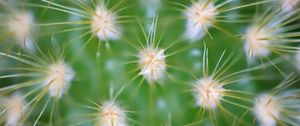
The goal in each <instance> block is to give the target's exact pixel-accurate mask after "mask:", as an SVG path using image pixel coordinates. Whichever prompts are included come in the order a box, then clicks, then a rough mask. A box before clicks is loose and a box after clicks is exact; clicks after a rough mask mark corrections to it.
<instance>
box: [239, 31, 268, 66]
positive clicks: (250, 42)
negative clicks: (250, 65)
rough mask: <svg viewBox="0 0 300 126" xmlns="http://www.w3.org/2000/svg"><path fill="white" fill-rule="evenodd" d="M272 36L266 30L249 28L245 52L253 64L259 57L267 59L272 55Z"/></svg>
mask: <svg viewBox="0 0 300 126" xmlns="http://www.w3.org/2000/svg"><path fill="white" fill-rule="evenodd" d="M271 37H272V34H271V33H270V32H268V31H267V30H265V29H264V28H259V27H258V26H252V27H250V28H248V30H247V32H246V35H245V39H246V43H245V45H244V51H245V53H246V54H247V58H248V61H250V62H252V61H253V60H254V59H255V58H257V57H266V56H269V55H270V54H271V51H270V49H269V45H270V44H271V41H270V40H268V39H269V38H271Z"/></svg>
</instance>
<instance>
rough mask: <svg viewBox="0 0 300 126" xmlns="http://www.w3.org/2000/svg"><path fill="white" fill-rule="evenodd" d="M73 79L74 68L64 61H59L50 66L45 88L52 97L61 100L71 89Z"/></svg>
mask: <svg viewBox="0 0 300 126" xmlns="http://www.w3.org/2000/svg"><path fill="white" fill-rule="evenodd" d="M73 78H74V71H73V70H72V68H71V67H70V66H68V65H67V64H65V63H64V62H63V61H59V62H57V63H55V64H51V65H50V66H49V68H48V74H47V76H46V79H45V83H44V86H45V88H48V93H49V95H50V96H52V97H57V98H60V97H61V96H62V95H63V93H65V91H66V90H67V89H68V88H69V86H70V84H71V81H72V80H73Z"/></svg>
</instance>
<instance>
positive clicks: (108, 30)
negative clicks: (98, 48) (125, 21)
mask: <svg viewBox="0 0 300 126" xmlns="http://www.w3.org/2000/svg"><path fill="white" fill-rule="evenodd" d="M91 28H92V31H93V32H94V34H95V35H96V36H97V37H98V38H99V39H100V40H102V41H108V40H116V39H119V38H120V33H121V32H120V28H119V26H118V24H117V16H116V14H115V13H114V12H111V11H109V10H107V9H106V8H105V7H102V6H101V7H97V8H96V11H95V14H94V15H93V17H92V22H91Z"/></svg>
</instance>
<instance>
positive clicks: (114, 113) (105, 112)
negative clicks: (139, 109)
mask: <svg viewBox="0 0 300 126" xmlns="http://www.w3.org/2000/svg"><path fill="white" fill-rule="evenodd" d="M99 125H100V126H127V123H126V113H125V111H124V110H123V109H122V108H120V107H119V106H118V105H117V104H116V103H115V102H113V101H108V102H105V103H104V104H103V105H102V106H101V110H100V120H99Z"/></svg>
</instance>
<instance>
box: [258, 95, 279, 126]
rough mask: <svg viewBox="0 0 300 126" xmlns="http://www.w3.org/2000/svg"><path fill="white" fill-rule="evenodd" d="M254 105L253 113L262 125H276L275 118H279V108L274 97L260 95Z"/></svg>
mask: <svg viewBox="0 0 300 126" xmlns="http://www.w3.org/2000/svg"><path fill="white" fill-rule="evenodd" d="M254 105H255V106H254V113H255V115H256V118H257V119H258V121H259V122H260V124H261V125H262V126H276V118H277V119H278V118H279V115H280V109H281V108H280V106H279V102H278V100H277V98H276V97H274V96H271V95H267V94H265V95H262V96H260V97H258V98H257V99H256V101H255V104H254Z"/></svg>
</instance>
